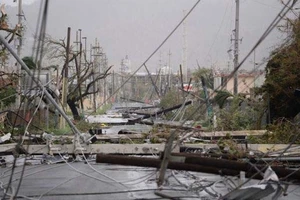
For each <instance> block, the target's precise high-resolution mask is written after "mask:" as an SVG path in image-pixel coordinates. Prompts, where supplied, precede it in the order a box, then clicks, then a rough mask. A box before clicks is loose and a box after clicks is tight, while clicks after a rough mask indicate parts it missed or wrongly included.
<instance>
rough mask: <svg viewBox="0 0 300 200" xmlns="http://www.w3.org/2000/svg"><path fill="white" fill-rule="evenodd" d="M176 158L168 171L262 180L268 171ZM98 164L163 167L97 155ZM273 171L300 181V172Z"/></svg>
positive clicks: (238, 164) (152, 161) (148, 160)
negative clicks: (241, 173) (242, 175)
mask: <svg viewBox="0 0 300 200" xmlns="http://www.w3.org/2000/svg"><path fill="white" fill-rule="evenodd" d="M176 155H180V154H176ZM175 157H176V156H174V154H172V158H171V161H170V162H169V164H168V169H175V170H186V171H196V172H203V173H211V174H218V175H230V176H238V175H239V174H240V171H245V172H246V177H248V178H255V179H262V178H263V177H262V173H264V171H265V170H266V169H267V166H266V165H255V166H256V168H257V169H260V170H263V171H262V173H258V172H257V170H256V169H255V168H254V167H253V166H254V164H253V165H251V164H250V163H244V162H239V161H230V160H223V159H214V158H204V157H200V156H195V155H185V154H184V155H181V157H178V156H177V158H175ZM174 160H176V161H174ZM96 162H97V163H110V164H119V165H133V166H141V167H154V168H159V167H160V165H161V160H160V159H155V158H142V157H131V156H121V155H106V154H97V157H96ZM272 169H273V170H274V172H275V173H276V174H277V176H278V177H279V178H286V179H297V180H300V172H299V171H294V170H290V169H285V168H283V167H276V166H272ZM291 174H292V175H291Z"/></svg>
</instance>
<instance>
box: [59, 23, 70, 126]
mask: <svg viewBox="0 0 300 200" xmlns="http://www.w3.org/2000/svg"><path fill="white" fill-rule="evenodd" d="M70 35H71V28H70V27H68V35H67V47H66V62H65V65H64V68H63V87H62V106H63V108H64V109H66V108H67V95H68V76H69V74H68V73H69V71H68V68H69V54H70ZM60 119H61V120H60V128H64V127H65V125H66V121H65V119H64V118H62V117H61V118H60Z"/></svg>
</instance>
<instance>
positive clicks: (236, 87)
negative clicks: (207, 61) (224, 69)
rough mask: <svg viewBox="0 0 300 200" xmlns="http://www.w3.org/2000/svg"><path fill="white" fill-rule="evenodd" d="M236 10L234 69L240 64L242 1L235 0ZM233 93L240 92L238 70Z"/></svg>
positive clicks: (235, 74)
mask: <svg viewBox="0 0 300 200" xmlns="http://www.w3.org/2000/svg"><path fill="white" fill-rule="evenodd" d="M235 3H236V11H235V30H234V70H236V69H237V67H238V66H239V40H240V39H239V15H240V11H239V9H240V1H239V0H235ZM233 84H234V85H233V93H234V94H235V95H237V93H238V71H236V72H235V73H234V83H233Z"/></svg>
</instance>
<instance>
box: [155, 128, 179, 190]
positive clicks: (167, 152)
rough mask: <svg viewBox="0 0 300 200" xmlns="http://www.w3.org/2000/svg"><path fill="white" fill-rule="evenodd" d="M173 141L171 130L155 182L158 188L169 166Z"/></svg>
mask: <svg viewBox="0 0 300 200" xmlns="http://www.w3.org/2000/svg"><path fill="white" fill-rule="evenodd" d="M174 139H175V131H174V130H172V131H171V135H170V137H169V139H168V142H167V143H166V145H165V150H164V152H165V153H164V155H163V159H162V163H161V166H160V171H159V177H158V180H157V185H158V186H161V185H162V184H163V183H164V179H165V174H166V170H167V168H168V164H169V161H170V157H171V151H172V146H173V141H174Z"/></svg>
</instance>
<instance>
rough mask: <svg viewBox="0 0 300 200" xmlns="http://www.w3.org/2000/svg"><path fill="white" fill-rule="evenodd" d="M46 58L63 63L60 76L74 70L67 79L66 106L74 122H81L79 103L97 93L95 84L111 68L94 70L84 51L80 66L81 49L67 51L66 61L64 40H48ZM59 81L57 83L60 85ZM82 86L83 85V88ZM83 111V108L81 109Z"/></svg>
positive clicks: (59, 86) (107, 73) (103, 77)
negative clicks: (65, 71)
mask: <svg viewBox="0 0 300 200" xmlns="http://www.w3.org/2000/svg"><path fill="white" fill-rule="evenodd" d="M47 48H48V57H49V58H50V59H55V60H61V61H63V62H64V64H63V67H62V70H61V75H62V74H63V73H64V70H66V69H67V68H68V70H74V71H75V73H73V74H72V75H71V76H68V77H67V82H68V95H67V104H68V106H69V108H70V110H71V112H72V115H73V119H74V120H81V119H82V118H81V116H80V114H79V111H78V105H79V102H80V101H81V102H82V101H83V100H84V98H86V97H87V96H89V95H92V94H96V93H98V92H99V88H96V84H97V82H98V81H99V80H101V79H105V78H106V77H107V76H108V75H109V70H110V69H111V67H112V66H110V67H108V68H107V69H105V71H104V72H103V73H100V72H98V71H97V70H96V69H95V66H94V63H93V61H88V60H87V56H86V51H83V59H84V63H85V64H84V65H83V67H82V66H81V56H80V54H81V53H82V49H81V48H80V50H79V51H77V52H76V51H74V50H73V47H72V46H70V49H69V55H68V56H69V59H67V52H68V51H67V45H66V43H65V40H60V41H55V40H51V39H49V40H48V42H47ZM61 81H62V80H61V79H60V80H58V83H61ZM82 85H85V87H84V88H83V87H82ZM57 86H58V89H61V84H57ZM81 105H82V104H81ZM82 109H83V108H82Z"/></svg>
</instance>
